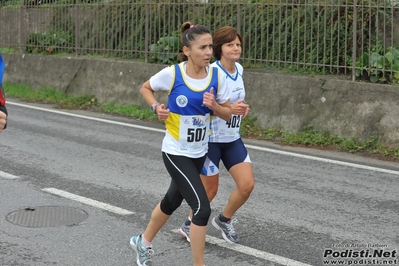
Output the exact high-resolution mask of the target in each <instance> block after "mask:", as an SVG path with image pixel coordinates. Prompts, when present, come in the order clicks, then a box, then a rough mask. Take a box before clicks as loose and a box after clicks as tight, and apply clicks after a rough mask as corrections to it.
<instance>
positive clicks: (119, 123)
mask: <svg viewBox="0 0 399 266" xmlns="http://www.w3.org/2000/svg"><path fill="white" fill-rule="evenodd" d="M7 104H10V105H16V106H21V107H25V108H31V109H35V110H40V111H45V112H51V113H56V114H62V115H67V116H73V117H78V118H83V119H88V120H93V121H99V122H104V123H109V124H115V125H120V126H126V127H133V128H138V129H143V130H149V131H156V132H161V133H165V130H164V129H158V128H152V127H146V126H139V125H134V124H129V123H123V122H117V121H112V120H108V119H101V118H96V117H90V116H84V115H78V114H71V113H67V112H62V111H57V110H52V109H46V108H41V107H36V106H29V105H25V104H20V103H14V102H10V101H7ZM245 146H246V147H247V148H248V149H254V150H260V151H265V152H270V153H277V154H282V155H287V156H292V157H298V158H303V159H308V160H314V161H320V162H326V163H331V164H337V165H344V166H349V167H354V168H358V169H365V170H370V171H376V172H381V173H387V174H393V175H399V171H395V170H388V169H384V168H378V167H372V166H367V165H362V164H355V163H347V162H343V161H337V160H331V159H324V158H319V157H315V156H309V155H303V154H298V153H293V152H287V151H280V150H274V149H269V148H263V147H259V146H254V145H245Z"/></svg>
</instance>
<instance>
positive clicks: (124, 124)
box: [7, 101, 165, 133]
mask: <svg viewBox="0 0 399 266" xmlns="http://www.w3.org/2000/svg"><path fill="white" fill-rule="evenodd" d="M7 104H9V105H16V106H21V107H25V108H30V109H35V110H39V111H45V112H50V113H54V114H61V115H67V116H72V117H78V118H83V119H88V120H93V121H99V122H104V123H108V124H114V125H120V126H126V127H134V128H139V129H144V130H149V131H156V132H163V133H165V130H164V129H159V128H151V127H146V126H139V125H134V124H129V123H123V122H118V121H112V120H108V119H102V118H97V117H90V116H85V115H78V114H72V113H67V112H62V111H58V110H53V109H46V108H41V107H37V106H29V105H25V104H21V103H14V102H10V101H7Z"/></svg>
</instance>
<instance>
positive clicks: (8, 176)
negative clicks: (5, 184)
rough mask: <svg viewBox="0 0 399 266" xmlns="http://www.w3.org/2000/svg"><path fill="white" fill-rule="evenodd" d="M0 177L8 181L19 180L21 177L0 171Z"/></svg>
mask: <svg viewBox="0 0 399 266" xmlns="http://www.w3.org/2000/svg"><path fill="white" fill-rule="evenodd" d="M0 177H2V178H6V179H17V178H19V176H16V175H12V174H9V173H6V172H3V171H0Z"/></svg>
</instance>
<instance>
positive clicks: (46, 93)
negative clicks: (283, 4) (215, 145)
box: [4, 82, 399, 162]
mask: <svg viewBox="0 0 399 266" xmlns="http://www.w3.org/2000/svg"><path fill="white" fill-rule="evenodd" d="M4 90H5V93H6V95H7V97H9V98H16V99H19V100H20V101H23V102H28V103H29V102H30V103H47V104H52V105H53V106H54V108H58V109H80V110H88V111H94V112H104V113H108V114H112V115H120V116H124V117H131V118H134V119H137V120H142V121H152V122H155V123H160V122H159V121H158V120H157V117H156V116H155V115H154V114H152V112H151V111H150V110H149V109H148V108H145V109H143V108H140V107H139V106H135V105H127V104H115V103H107V104H102V103H100V102H98V100H97V99H96V98H95V97H93V96H90V95H82V96H70V95H66V94H65V93H60V92H57V91H56V90H54V89H52V88H45V87H43V88H40V89H37V90H34V89H32V88H31V87H29V86H27V85H24V84H11V83H7V82H6V83H5V84H4ZM256 120H257V118H256V117H254V116H249V117H247V118H245V119H244V120H243V124H242V126H241V134H242V136H243V137H244V138H249V139H256V140H265V141H270V142H273V143H275V144H279V145H287V146H297V147H307V148H315V149H324V150H333V151H343V152H349V153H352V154H357V155H361V156H368V157H374V158H377V159H381V160H387V161H394V162H399V148H392V147H387V146H384V145H381V144H379V143H378V138H377V137H373V138H371V139H369V140H365V141H361V140H358V139H356V138H349V139H348V138H343V137H340V136H337V135H332V134H330V133H329V132H328V131H323V132H318V131H317V130H315V129H314V127H313V126H312V125H308V126H306V127H305V128H304V129H303V130H302V131H301V132H298V133H292V132H288V131H285V130H283V129H277V128H262V127H259V126H257V125H256Z"/></svg>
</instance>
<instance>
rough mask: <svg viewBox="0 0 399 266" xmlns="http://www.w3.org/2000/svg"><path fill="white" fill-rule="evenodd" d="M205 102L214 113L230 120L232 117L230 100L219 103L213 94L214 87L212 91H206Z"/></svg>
mask: <svg viewBox="0 0 399 266" xmlns="http://www.w3.org/2000/svg"><path fill="white" fill-rule="evenodd" d="M203 104H204V105H205V106H207V107H208V108H209V109H211V110H212V111H213V114H214V115H216V116H219V117H220V118H222V119H224V120H226V121H228V120H229V119H230V118H231V114H232V110H231V104H230V100H227V101H226V102H224V103H221V104H219V103H217V102H216V100H215V96H214V94H213V88H211V90H210V92H205V93H204V99H203Z"/></svg>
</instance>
